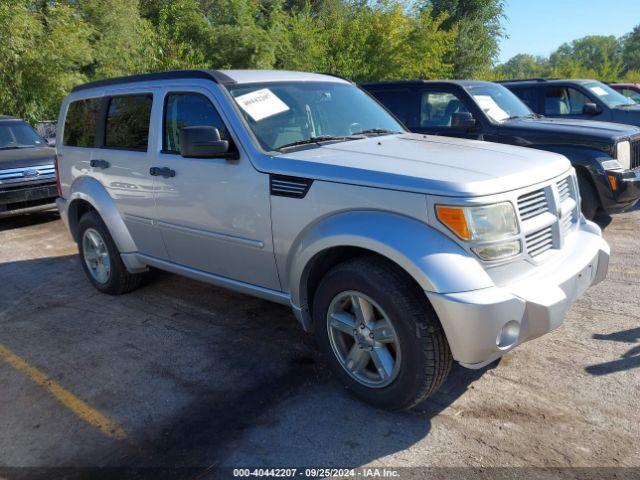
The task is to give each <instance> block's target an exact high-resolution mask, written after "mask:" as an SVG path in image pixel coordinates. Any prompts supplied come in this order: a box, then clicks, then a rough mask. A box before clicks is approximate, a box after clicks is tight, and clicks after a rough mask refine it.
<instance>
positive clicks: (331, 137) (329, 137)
mask: <svg viewBox="0 0 640 480" xmlns="http://www.w3.org/2000/svg"><path fill="white" fill-rule="evenodd" d="M351 139H352V138H351V136H348V137H347V136H343V137H338V136H334V135H319V136H317V137H310V138H305V139H304V140H296V141H295V142H291V143H285V144H284V145H280V146H279V147H276V150H282V149H283V148H290V147H297V146H299V145H310V144H312V143H320V142H329V141H342V140H351ZM353 140H355V138H353Z"/></svg>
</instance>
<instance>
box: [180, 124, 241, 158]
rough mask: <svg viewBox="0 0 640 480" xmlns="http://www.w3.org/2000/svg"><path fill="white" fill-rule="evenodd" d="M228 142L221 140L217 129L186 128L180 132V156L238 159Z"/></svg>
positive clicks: (204, 127)
mask: <svg viewBox="0 0 640 480" xmlns="http://www.w3.org/2000/svg"><path fill="white" fill-rule="evenodd" d="M230 150H231V149H230V144H229V141H228V140H222V139H221V138H220V132H219V131H218V129H217V128H214V127H208V126H195V127H184V128H183V129H182V130H180V155H182V156H183V157H185V158H237V153H236V152H231V151H230Z"/></svg>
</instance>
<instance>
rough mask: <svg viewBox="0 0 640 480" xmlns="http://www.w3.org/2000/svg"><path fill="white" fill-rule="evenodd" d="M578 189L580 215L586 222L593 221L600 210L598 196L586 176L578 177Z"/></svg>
mask: <svg viewBox="0 0 640 480" xmlns="http://www.w3.org/2000/svg"><path fill="white" fill-rule="evenodd" d="M578 187H579V188H580V199H581V200H582V214H583V215H584V216H585V217H586V218H587V220H593V219H594V218H595V216H596V214H597V213H598V210H600V201H599V200H598V194H597V193H596V189H595V188H594V186H593V184H592V183H591V181H590V180H589V179H588V178H587V176H586V175H584V174H583V173H580V175H578Z"/></svg>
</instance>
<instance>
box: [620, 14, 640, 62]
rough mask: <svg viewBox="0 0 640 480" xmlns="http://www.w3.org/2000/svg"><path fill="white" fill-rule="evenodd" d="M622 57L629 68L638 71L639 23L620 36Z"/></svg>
mask: <svg viewBox="0 0 640 480" xmlns="http://www.w3.org/2000/svg"><path fill="white" fill-rule="evenodd" d="M621 43H622V59H623V61H624V64H625V65H626V67H627V68H628V69H629V70H635V71H640V25H638V26H636V27H635V28H634V29H633V30H632V31H631V33H629V34H627V35H625V36H624V37H622V42H621Z"/></svg>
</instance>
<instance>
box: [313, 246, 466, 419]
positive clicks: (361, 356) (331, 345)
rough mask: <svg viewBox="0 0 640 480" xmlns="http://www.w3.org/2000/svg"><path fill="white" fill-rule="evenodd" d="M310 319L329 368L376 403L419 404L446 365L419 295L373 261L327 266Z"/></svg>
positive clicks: (403, 277)
mask: <svg viewBox="0 0 640 480" xmlns="http://www.w3.org/2000/svg"><path fill="white" fill-rule="evenodd" d="M313 324H314V333H315V336H316V341H317V343H318V346H319V348H320V350H322V352H323V354H324V355H325V357H326V358H327V360H328V363H329V367H330V368H331V370H332V371H333V373H334V374H335V375H336V376H337V377H338V378H339V379H340V380H341V381H342V382H343V384H344V385H345V386H346V387H347V388H348V389H349V390H350V391H351V392H353V393H354V394H355V395H356V396H357V397H358V398H360V399H362V400H364V401H365V402H367V403H369V404H371V405H373V406H375V407H378V408H383V409H386V410H399V409H408V408H411V407H413V406H415V405H417V404H419V403H420V402H422V401H423V400H425V399H426V398H427V397H429V396H430V395H431V394H433V393H434V392H435V391H436V390H437V389H438V388H439V387H440V386H441V385H442V383H444V380H445V379H446V377H447V375H448V374H449V371H450V369H451V364H452V361H453V359H452V356H451V351H450V350H449V344H448V343H447V339H446V337H445V334H444V331H443V330H442V326H441V325H440V322H439V320H438V318H437V316H436V313H435V311H434V310H433V308H432V307H431V305H430V304H429V302H428V300H427V298H426V296H425V294H424V292H423V291H422V290H421V289H420V288H419V287H418V286H417V285H416V284H415V283H414V282H413V280H412V279H411V278H410V277H409V276H408V275H407V274H406V273H405V272H404V271H403V270H401V269H400V268H399V267H397V266H396V265H394V264H392V263H390V262H388V261H386V260H384V259H381V258H376V257H359V258H355V259H353V260H349V261H346V262H344V263H341V264H339V265H337V266H335V267H334V268H333V269H331V270H330V271H329V272H328V273H327V274H326V275H325V276H324V278H323V279H322V281H321V282H320V285H319V286H318V289H317V290H316V292H315V296H314V301H313Z"/></svg>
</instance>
